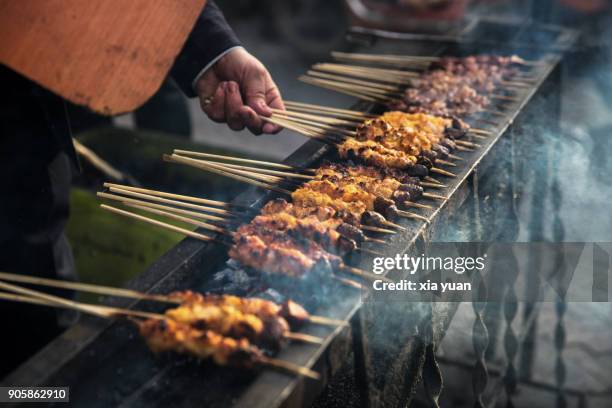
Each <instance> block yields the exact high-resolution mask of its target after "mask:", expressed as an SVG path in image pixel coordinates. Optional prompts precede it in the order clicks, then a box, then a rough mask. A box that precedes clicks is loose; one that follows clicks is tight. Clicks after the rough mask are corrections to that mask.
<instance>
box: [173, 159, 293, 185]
mask: <svg viewBox="0 0 612 408" xmlns="http://www.w3.org/2000/svg"><path fill="white" fill-rule="evenodd" d="M173 156H175V157H179V158H181V157H182V156H179V155H173ZM188 159H189V160H192V161H193V162H197V163H194V164H198V165H201V166H207V167H212V168H215V169H219V170H224V171H227V172H229V173H233V174H238V175H241V176H247V177H251V178H254V179H257V180H261V181H265V182H270V183H282V182H283V181H285V180H286V179H285V178H283V177H279V176H270V175H266V174H261V173H255V172H252V171H244V170H238V169H235V168H231V167H226V166H225V165H224V164H222V163H217V162H213V161H206V160H197V159H191V158H188Z"/></svg>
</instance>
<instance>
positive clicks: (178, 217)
mask: <svg viewBox="0 0 612 408" xmlns="http://www.w3.org/2000/svg"><path fill="white" fill-rule="evenodd" d="M125 205H127V206H128V207H133V208H138V209H139V210H142V211H146V212H149V213H152V214H157V215H161V216H164V217H167V218H170V219H171V220H175V221H180V222H184V223H186V224H190V225H193V226H196V227H200V228H204V229H207V230H209V231H211V232H216V233H219V234H223V235H226V236H228V237H232V238H233V236H234V234H232V233H231V232H230V231H228V230H227V229H225V228H221V227H218V226H216V225H212V224H209V223H206V222H202V221H198V220H194V219H193V218H189V217H184V216H182V215H179V214H175V213H172V212H169V211H164V210H158V209H156V208H151V207H147V206H143V205H139V204H131V203H126V204H125Z"/></svg>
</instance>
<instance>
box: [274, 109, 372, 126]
mask: <svg viewBox="0 0 612 408" xmlns="http://www.w3.org/2000/svg"><path fill="white" fill-rule="evenodd" d="M272 112H273V113H275V114H276V115H278V116H287V117H289V118H292V117H297V118H303V119H312V120H315V121H317V122H321V123H327V124H330V125H345V126H359V125H361V124H362V123H363V120H346V119H340V118H333V117H329V116H321V115H313V114H309V113H303V112H295V111H292V110H289V109H288V110H281V109H272Z"/></svg>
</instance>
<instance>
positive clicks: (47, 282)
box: [0, 272, 181, 304]
mask: <svg viewBox="0 0 612 408" xmlns="http://www.w3.org/2000/svg"><path fill="white" fill-rule="evenodd" d="M0 280H5V281H11V282H19V283H27V284H33V285H41V286H49V287H53V288H61V289H69V290H77V291H81V292H88V293H96V294H98V295H106V296H114V297H124V298H131V299H138V300H150V301H155V302H164V303H174V304H179V303H181V302H180V301H178V300H177V299H173V298H172V297H170V296H167V295H156V294H149V293H143V292H138V291H135V290H131V289H123V288H114V287H110V286H101V285H92V284H89V283H80V282H69V281H63V280H57V279H48V278H39V277H37V276H29V275H20V274H15V273H7V272H0Z"/></svg>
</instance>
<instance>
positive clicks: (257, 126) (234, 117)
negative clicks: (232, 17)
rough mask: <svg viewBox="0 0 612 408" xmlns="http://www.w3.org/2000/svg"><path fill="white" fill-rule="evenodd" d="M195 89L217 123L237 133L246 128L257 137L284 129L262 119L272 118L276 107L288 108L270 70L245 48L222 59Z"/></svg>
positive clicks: (206, 110)
mask: <svg viewBox="0 0 612 408" xmlns="http://www.w3.org/2000/svg"><path fill="white" fill-rule="evenodd" d="M195 88H196V93H197V94H198V97H199V98H200V106H201V107H202V110H203V111H204V112H205V113H206V114H207V115H208V117H209V118H211V119H212V120H214V121H215V122H227V124H228V126H229V127H230V128H231V129H233V130H242V129H244V127H245V126H246V127H247V128H248V129H249V130H250V131H251V132H252V133H254V134H256V135H259V134H261V133H277V132H279V131H280V130H281V128H280V127H279V126H277V125H275V124H272V123H269V122H265V121H264V120H263V119H261V118H260V115H261V116H270V115H272V108H276V109H283V110H284V109H285V106H284V105H283V100H282V98H281V95H280V92H279V90H278V88H277V87H276V84H275V83H274V81H273V80H272V77H271V76H270V73H269V72H268V70H267V69H266V67H265V66H264V65H263V64H262V63H261V62H260V61H259V60H258V59H257V58H255V57H254V56H252V55H251V54H249V53H248V52H247V51H246V50H245V49H244V48H236V49H234V50H232V51H230V52H228V53H227V54H226V55H224V56H223V57H221V58H220V59H219V61H217V62H216V63H215V64H214V65H213V66H212V67H211V68H210V69H209V70H208V71H206V72H205V73H204V74H203V75H202V76H201V77H200V78H199V79H198V81H197V83H196V87H195Z"/></svg>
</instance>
